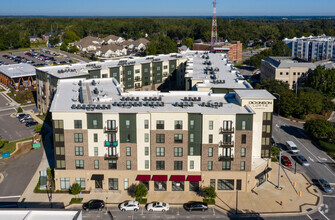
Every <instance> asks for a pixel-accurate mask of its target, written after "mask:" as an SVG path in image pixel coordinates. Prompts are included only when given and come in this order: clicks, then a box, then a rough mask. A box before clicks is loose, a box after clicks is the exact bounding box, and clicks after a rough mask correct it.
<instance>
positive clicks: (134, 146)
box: [117, 143, 137, 170]
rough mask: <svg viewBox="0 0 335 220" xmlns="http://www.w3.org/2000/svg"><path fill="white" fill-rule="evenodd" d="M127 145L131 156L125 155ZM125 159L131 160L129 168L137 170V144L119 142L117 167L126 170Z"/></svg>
mask: <svg viewBox="0 0 335 220" xmlns="http://www.w3.org/2000/svg"><path fill="white" fill-rule="evenodd" d="M127 147H131V156H127ZM127 160H130V161H131V170H137V144H134V143H122V144H120V158H119V159H118V160H117V169H118V170H127Z"/></svg>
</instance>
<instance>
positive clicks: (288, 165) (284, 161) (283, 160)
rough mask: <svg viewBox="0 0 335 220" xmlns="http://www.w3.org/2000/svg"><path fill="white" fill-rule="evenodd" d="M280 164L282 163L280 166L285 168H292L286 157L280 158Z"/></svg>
mask: <svg viewBox="0 0 335 220" xmlns="http://www.w3.org/2000/svg"><path fill="white" fill-rule="evenodd" d="M281 162H282V164H284V165H285V166H287V167H291V166H292V163H291V160H290V159H289V158H288V157H287V156H284V155H283V156H281Z"/></svg>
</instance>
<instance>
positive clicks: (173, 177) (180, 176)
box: [170, 175, 185, 181]
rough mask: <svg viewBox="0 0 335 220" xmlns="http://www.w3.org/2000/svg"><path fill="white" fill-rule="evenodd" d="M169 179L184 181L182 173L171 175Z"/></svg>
mask: <svg viewBox="0 0 335 220" xmlns="http://www.w3.org/2000/svg"><path fill="white" fill-rule="evenodd" d="M170 181H185V176H184V175H171V177H170Z"/></svg>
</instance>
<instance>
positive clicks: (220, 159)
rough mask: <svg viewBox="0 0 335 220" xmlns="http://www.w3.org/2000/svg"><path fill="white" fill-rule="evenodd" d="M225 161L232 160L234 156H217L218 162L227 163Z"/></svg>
mask: <svg viewBox="0 0 335 220" xmlns="http://www.w3.org/2000/svg"><path fill="white" fill-rule="evenodd" d="M227 160H234V155H230V156H223V155H220V156H219V161H227Z"/></svg>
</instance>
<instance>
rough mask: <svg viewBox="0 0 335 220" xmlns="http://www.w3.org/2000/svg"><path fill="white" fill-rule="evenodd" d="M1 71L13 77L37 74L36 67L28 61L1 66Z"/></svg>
mask: <svg viewBox="0 0 335 220" xmlns="http://www.w3.org/2000/svg"><path fill="white" fill-rule="evenodd" d="M0 73H2V74H4V75H6V76H8V77H9V78H12V79H14V78H18V77H26V76H35V75H36V71H35V67H34V66H32V65H29V64H26V63H20V64H12V65H5V66H0Z"/></svg>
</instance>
